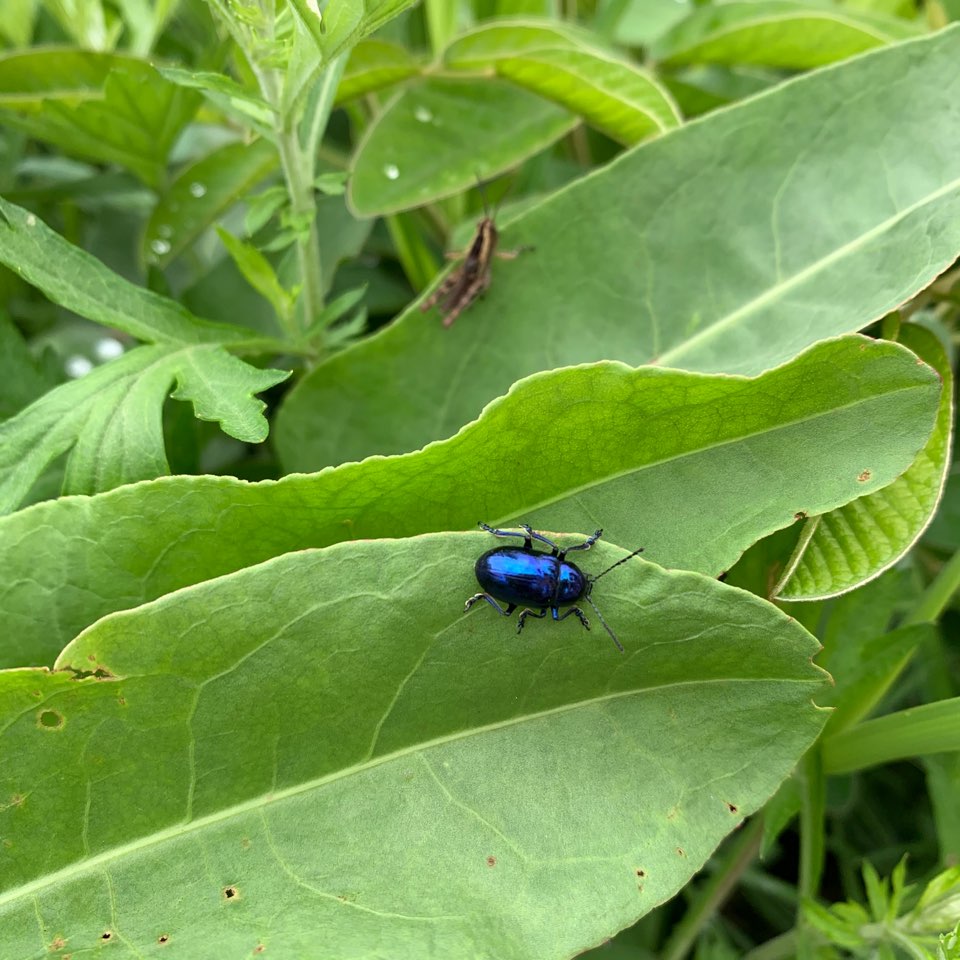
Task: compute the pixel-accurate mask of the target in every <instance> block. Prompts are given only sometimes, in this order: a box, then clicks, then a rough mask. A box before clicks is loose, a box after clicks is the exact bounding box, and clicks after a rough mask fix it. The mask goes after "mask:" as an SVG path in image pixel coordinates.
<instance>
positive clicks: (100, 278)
mask: <svg viewBox="0 0 960 960" xmlns="http://www.w3.org/2000/svg"><path fill="white" fill-rule="evenodd" d="M0 263H3V264H5V265H6V266H8V267H9V268H10V269H11V270H13V271H14V272H15V273H17V274H18V275H19V276H21V277H22V278H23V279H24V280H26V281H27V283H30V284H32V285H33V286H35V287H36V288H37V289H38V290H40V291H41V292H42V293H43V294H45V295H46V296H47V297H48V298H49V299H50V300H52V301H53V302H54V303H58V304H60V306H62V307H66V308H67V309H68V310H72V311H73V312H74V313H77V314H79V315H80V316H81V317H86V318H87V319H88V320H93V321H94V322H95V323H101V324H103V325H104V326H106V327H113V328H114V329H116V330H122V331H124V332H125V333H129V334H131V335H132V336H134V337H137V338H138V339H140V340H148V341H153V342H164V341H166V342H170V341H178V342H186V343H211V342H212V343H236V342H240V341H242V340H244V339H248V338H249V337H250V331H248V330H244V329H243V328H242V327H234V326H228V325H227V324H223V323H212V322H211V321H209V320H202V319H200V318H199V317H195V316H193V314H191V313H190V312H189V311H188V310H187V309H186V308H185V307H183V306H181V305H180V304H179V303H177V302H176V301H175V300H170V299H168V298H167V297H162V296H160V295H159V294H157V293H154V292H153V291H151V290H147V289H145V288H144V287H138V286H136V284H133V283H130V281H129V280H125V279H124V278H123V277H121V276H119V274H116V273H114V272H113V271H112V270H111V269H110V268H109V267H107V266H105V265H104V264H103V263H101V262H100V261H99V260H98V259H97V258H96V257H94V256H92V255H91V254H89V253H87V252H86V251H85V250H81V249H80V248H79V247H75V246H74V245H73V244H72V243H69V242H68V241H67V240H65V239H64V238H63V237H61V236H60V235H59V234H57V233H55V232H54V231H53V230H51V229H50V228H49V227H48V226H47V225H46V224H45V223H44V222H43V221H42V220H40V219H39V218H38V217H37V216H36V215H35V214H33V213H30V212H29V211H27V210H24V209H23V208H22V207H18V206H16V205H14V204H12V203H9V202H7V201H6V200H4V199H3V198H0Z"/></svg>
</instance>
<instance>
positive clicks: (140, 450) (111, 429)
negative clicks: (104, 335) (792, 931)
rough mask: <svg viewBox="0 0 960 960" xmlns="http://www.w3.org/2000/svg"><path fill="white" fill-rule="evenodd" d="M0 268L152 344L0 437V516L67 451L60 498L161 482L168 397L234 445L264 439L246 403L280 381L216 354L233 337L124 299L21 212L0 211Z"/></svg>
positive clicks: (66, 389)
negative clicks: (1, 263) (0, 263)
mask: <svg viewBox="0 0 960 960" xmlns="http://www.w3.org/2000/svg"><path fill="white" fill-rule="evenodd" d="M0 259H3V260H5V261H6V262H7V263H10V264H11V265H15V266H16V267H17V269H18V271H19V272H20V273H21V274H23V275H24V276H25V277H27V279H29V280H30V281H31V282H32V283H34V284H35V285H36V286H38V287H40V288H42V289H43V290H44V292H45V293H46V294H47V295H48V296H49V297H50V298H51V299H53V300H58V301H59V302H61V303H63V304H64V305H66V306H70V307H72V308H73V309H74V310H76V312H78V313H81V314H84V315H86V316H88V317H90V318H91V319H96V320H99V321H100V322H101V323H109V324H110V325H111V326H114V327H117V328H119V329H121V330H126V331H127V332H129V333H133V334H136V335H138V336H141V337H144V338H145V339H149V340H153V341H156V343H155V345H154V346H151V347H140V348H139V349H136V350H132V351H130V352H129V353H127V355H126V356H124V357H123V358H121V359H120V360H117V361H115V362H114V363H112V364H108V365H105V366H103V367H100V368H98V369H97V370H96V371H94V372H93V373H91V374H89V375H88V376H87V377H86V378H84V379H83V380H78V381H75V382H72V383H65V384H62V385H61V386H59V387H57V388H55V389H53V390H51V391H50V392H49V393H47V394H45V395H44V396H42V397H40V398H39V399H38V400H37V401H36V402H34V403H33V404H31V405H30V406H29V407H27V408H26V409H25V410H23V411H22V412H21V413H19V414H18V415H17V416H15V417H13V418H11V419H10V420H8V421H7V422H6V423H4V424H2V425H0V451H2V452H0V512H7V511H10V510H12V509H14V508H15V507H16V506H17V505H18V504H19V503H20V502H21V501H22V499H23V498H24V497H25V496H26V494H27V492H28V491H29V489H30V486H31V485H32V484H33V482H34V481H35V480H36V479H37V477H39V476H40V474H41V472H42V471H43V469H44V468H45V467H46V466H47V465H48V464H49V463H50V462H51V461H53V460H54V459H55V458H56V457H58V456H60V455H61V454H62V453H64V452H66V451H67V450H70V449H71V448H72V452H71V454H70V457H69V460H68V464H67V472H66V477H65V480H64V492H65V493H95V492H97V491H99V490H109V489H110V488H111V487H115V486H118V485H120V484H123V483H131V482H133V481H136V480H143V479H147V478H150V477H156V476H160V475H162V474H164V473H166V472H167V471H168V467H167V461H166V457H165V455H164V445H163V432H162V426H161V420H160V411H161V407H162V405H163V402H164V400H165V399H166V397H167V396H168V395H169V394H170V387H171V386H172V384H173V382H174V380H176V381H177V383H178V387H177V390H176V391H175V392H174V393H173V394H172V395H173V396H174V398H176V399H179V400H190V401H192V402H193V405H194V409H195V412H196V415H197V417H199V418H200V419H202V420H215V421H218V422H219V423H220V425H221V426H222V427H223V429H224V431H225V432H226V433H228V434H230V435H231V436H234V437H236V438H237V439H238V440H244V441H246V442H247V443H258V442H260V441H262V440H263V439H265V438H266V435H267V422H266V420H265V419H264V417H263V412H262V411H263V409H264V406H265V404H264V403H263V402H262V401H261V400H257V399H256V398H255V397H254V394H256V393H259V392H261V391H263V390H266V389H268V388H269V387H271V386H273V385H274V384H277V383H281V382H282V381H283V380H285V379H286V378H287V377H288V376H289V372H288V371H286V370H258V369H257V368H255V367H253V366H251V365H250V364H247V363H245V362H244V361H242V360H240V359H238V358H237V357H234V356H232V355H231V354H229V353H227V352H226V350H224V349H223V347H222V346H221V345H220V344H217V343H211V342H210V341H212V340H213V341H215V340H217V339H222V340H223V341H224V342H225V343H237V342H242V340H244V339H246V337H245V335H244V333H243V331H241V330H238V329H237V328H233V327H228V326H221V325H218V324H214V323H210V322H208V321H202V320H199V319H197V318H196V317H192V316H191V315H190V314H189V313H188V311H186V310H184V309H183V308H182V307H181V306H180V305H179V304H177V303H175V302H173V301H171V300H166V299H165V298H163V297H160V296H158V295H157V294H153V293H150V292H149V291H147V290H144V289H143V288H141V287H135V286H133V285H132V284H130V283H128V282H127V281H126V280H123V279H122V278H121V277H118V276H116V275H115V274H113V273H111V271H109V270H108V269H107V268H106V267H104V266H103V264H101V263H99V262H98V261H96V260H95V259H94V258H93V257H91V256H90V255H89V254H87V253H85V252H84V251H82V250H79V249H77V248H76V247H73V246H71V245H70V244H68V243H67V242H66V241H64V240H63V239H62V238H60V237H58V236H57V235H56V234H55V233H53V232H52V231H51V230H49V229H48V228H47V227H46V226H45V225H44V224H43V223H41V222H40V221H39V220H37V218H36V217H35V216H34V215H33V214H31V213H27V212H26V211H25V210H22V209H20V208H19V207H15V206H13V205H12V204H9V203H6V202H4V201H3V200H0Z"/></svg>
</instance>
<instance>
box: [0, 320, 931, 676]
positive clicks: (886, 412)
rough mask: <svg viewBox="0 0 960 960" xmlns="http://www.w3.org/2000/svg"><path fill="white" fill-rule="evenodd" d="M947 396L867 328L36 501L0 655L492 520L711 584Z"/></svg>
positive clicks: (3, 574) (4, 582)
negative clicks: (383, 443)
mask: <svg viewBox="0 0 960 960" xmlns="http://www.w3.org/2000/svg"><path fill="white" fill-rule="evenodd" d="M939 390H940V383H939V379H938V378H937V375H936V373H935V372H934V371H933V370H932V369H930V368H929V367H927V366H926V365H925V364H918V363H917V359H916V357H915V356H914V355H913V354H911V353H910V352H909V351H907V350H905V349H904V348H903V347H900V346H898V345H896V344H891V343H884V342H873V341H870V340H866V339H865V338H861V337H851V338H848V339H845V340H838V341H832V342H828V343H824V344H821V345H819V346H817V347H815V348H813V349H811V350H810V351H809V352H808V353H806V354H805V355H804V356H802V357H800V358H799V359H798V360H796V361H795V362H794V363H792V364H789V365H787V366H785V367H782V368H779V369H777V370H773V371H771V372H770V373H767V374H764V375H763V376H760V377H758V378H756V379H752V380H751V379H745V378H741V377H725V376H710V375H704V374H693V373H683V372H680V371H671V370H658V369H656V368H650V367H646V368H641V369H639V370H632V369H630V368H629V367H625V366H624V365H623V364H618V363H599V364H595V365H593V366H583V367H575V368H571V369H566V370H556V371H552V372H550V373H544V374H539V375H537V376H534V377H531V378H529V379H528V380H525V381H523V382H521V383H519V384H517V385H516V386H515V387H514V388H513V390H512V391H511V392H510V394H509V395H508V396H506V397H504V398H502V399H501V400H498V401H497V402H495V403H493V404H491V405H490V406H489V407H488V408H487V409H486V410H485V411H484V415H483V416H482V417H481V418H480V420H478V421H477V422H476V423H473V424H471V425H470V426H468V427H466V428H465V429H464V430H462V431H461V432H460V433H459V434H458V435H457V436H456V437H454V438H452V439H451V440H448V441H445V442H443V443H436V444H431V445H430V446H429V447H427V448H426V449H424V450H421V451H419V452H417V453H413V454H407V455H404V456H399V457H393V458H382V457H375V458H371V459H370V460H367V461H365V462H363V463H355V464H348V465H346V466H343V467H340V468H337V469H332V470H326V471H323V472H322V473H319V474H316V475H313V476H290V477H286V478H284V479H283V480H281V481H279V482H276V483H274V482H268V483H259V484H248V483H241V482H239V481H236V480H232V479H230V478H227V477H216V478H214V477H208V478H201V477H183V478H174V479H169V480H160V481H157V482H156V483H146V484H142V485H135V486H130V487H124V488H121V489H119V490H116V491H114V492H113V493H109V494H104V495H101V496H98V497H94V498H92V499H89V500H86V499H69V500H63V501H60V502H57V503H49V504H39V505H37V506H35V507H32V508H30V509H28V510H24V511H22V512H21V513H20V514H17V515H14V516H12V517H8V518H6V519H4V520H2V521H0V550H2V551H3V555H4V559H3V563H2V567H0V597H2V606H3V609H4V610H5V616H6V622H7V623H8V625H9V628H10V629H9V631H8V632H7V634H6V637H5V640H4V641H3V648H4V649H3V652H2V660H0V662H2V663H3V664H9V665H20V664H42V663H49V662H51V661H52V660H53V658H54V657H55V656H56V654H57V652H58V651H59V650H60V649H61V647H62V646H63V645H64V644H65V643H66V642H67V641H68V640H70V639H71V638H72V637H73V636H75V635H76V633H77V632H78V631H80V630H81V629H83V628H84V627H86V626H87V625H88V624H90V623H92V622H93V621H94V620H96V619H97V618H98V617H101V616H103V615H104V614H106V613H108V612H110V611H112V610H117V609H122V608H125V607H128V606H130V605H131V604H132V603H139V602H141V601H142V600H144V599H149V598H153V597H157V596H160V595H162V594H164V593H168V592H169V591H171V590H175V589H177V588H178V587H182V586H186V585H188V584H191V583H196V582H198V581H200V580H205V579H209V578H210V577H214V576H218V575H219V574H223V573H228V572H230V571H232V570H237V569H239V568H241V567H245V566H249V565H250V564H252V563H257V562H259V561H261V560H265V559H267V558H268V557H272V556H276V555H278V554H281V553H286V552H288V551H291V550H298V549H302V548H304V547H311V546H324V545H327V544H330V543H334V542H336V541H339V540H345V539H356V538H367V537H397V536H410V535H413V534H416V533H422V532H427V531H430V530H451V529H463V528H468V527H472V526H473V525H474V524H475V523H476V522H477V521H478V520H481V519H482V520H486V521H488V522H495V523H502V522H507V521H510V520H512V519H523V520H528V521H530V522H531V523H534V524H539V525H540V526H543V527H547V528H551V529H558V528H559V529H566V530H580V529H587V530H593V529H595V528H596V527H600V526H602V527H603V528H604V530H605V531H606V532H607V535H608V536H609V537H610V538H611V539H612V540H613V541H614V542H616V543H620V544H623V545H625V546H631V547H638V546H644V547H646V551H647V552H646V556H647V557H649V558H650V559H651V560H654V561H656V562H657V563H660V564H662V565H664V566H670V567H686V568H689V569H694V570H698V571H702V572H704V573H708V574H713V575H716V574H719V573H720V572H721V571H722V570H725V569H727V567H729V566H730V565H731V564H732V563H733V562H734V561H735V560H736V559H737V557H738V556H739V555H740V554H741V553H742V552H743V550H745V549H746V548H747V547H748V546H750V545H751V544H752V543H754V542H755V541H756V540H758V539H759V538H760V537H762V536H765V535H766V534H768V533H770V532H772V531H773V530H776V529H779V528H781V527H784V526H787V525H789V524H792V523H793V522H794V516H795V514H796V513H798V512H800V511H805V512H807V513H809V514H811V515H812V514H815V513H823V512H825V511H826V510H830V509H833V508H834V507H837V506H839V505H840V504H843V503H847V502H848V501H850V500H852V499H854V498H856V497H857V496H859V495H860V494H862V493H863V492H865V491H866V492H869V491H871V490H874V489H879V488H880V487H881V486H884V485H885V484H887V483H889V482H890V481H891V480H892V479H893V478H894V477H896V476H898V475H899V474H900V473H901V472H902V471H903V470H904V469H906V467H907V466H909V464H910V463H911V462H912V461H913V459H914V457H915V456H916V452H917V451H918V450H919V449H920V448H921V447H922V446H923V444H924V443H925V442H926V439H927V437H928V436H929V433H930V429H931V427H932V425H933V421H934V417H935V416H936V408H937V401H938V396H939ZM410 402H411V403H415V402H416V397H414V396H411V398H410ZM864 471H868V472H869V476H864ZM104 531H111V533H110V534H109V536H105V535H104V534H103V532H104ZM41 571H42V572H41Z"/></svg>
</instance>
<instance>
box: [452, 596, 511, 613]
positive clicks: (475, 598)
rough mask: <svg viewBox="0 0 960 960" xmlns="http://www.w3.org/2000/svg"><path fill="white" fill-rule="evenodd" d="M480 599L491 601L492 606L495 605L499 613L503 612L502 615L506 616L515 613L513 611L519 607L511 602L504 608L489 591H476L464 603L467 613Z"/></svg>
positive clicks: (464, 609)
mask: <svg viewBox="0 0 960 960" xmlns="http://www.w3.org/2000/svg"><path fill="white" fill-rule="evenodd" d="M478 600H486V601H487V603H489V604H490V606H491V607H493V609H494V610H496V611H497V613H499V614H501V615H502V616H504V617H509V616H510V614H511V613H513V611H514V610H516V609H517V605H516V604H515V603H511V604H509V605H508V606H507V609H506V610H504V609H503V607H501V606H500V604H499V603H497V601H496V600H494V599H493V597H491V596H490V594H489V593H475V594H474V595H473V596H472V597H471V598H470V599H469V600H468V601H467V602H466V603H465V604H464V605H463V612H464V613H466V612H467V611H468V610H469V609H470V608H471V607H472V606H473V605H474V604H475V603H476V602H477V601H478Z"/></svg>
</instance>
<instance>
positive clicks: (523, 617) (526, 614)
mask: <svg viewBox="0 0 960 960" xmlns="http://www.w3.org/2000/svg"><path fill="white" fill-rule="evenodd" d="M546 615H547V608H546V607H544V608H543V609H542V610H541V611H540V612H539V613H536V612H535V611H533V610H531V609H530V608H529V607H527V608H526V609H525V610H521V611H520V616H519V617H518V618H517V633H519V632H520V631H521V630H522V629H523V624H524V621H525V620H526V619H527V617H536V618H537V619H538V620H542V619H543V618H544V617H545V616H546Z"/></svg>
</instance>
